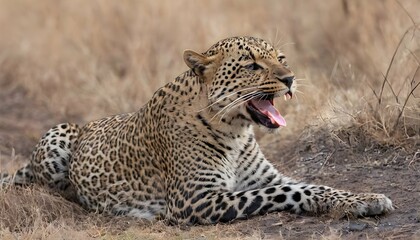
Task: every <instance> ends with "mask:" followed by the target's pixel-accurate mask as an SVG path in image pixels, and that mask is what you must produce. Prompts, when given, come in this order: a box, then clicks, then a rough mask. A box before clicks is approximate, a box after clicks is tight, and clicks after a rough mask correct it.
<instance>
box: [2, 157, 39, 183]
mask: <svg viewBox="0 0 420 240" xmlns="http://www.w3.org/2000/svg"><path fill="white" fill-rule="evenodd" d="M31 183H34V173H33V170H32V165H31V164H30V163H28V164H26V165H25V166H24V167H22V168H21V169H19V170H17V171H16V172H15V173H14V174H8V173H0V188H1V187H4V186H7V185H28V184H31Z"/></svg>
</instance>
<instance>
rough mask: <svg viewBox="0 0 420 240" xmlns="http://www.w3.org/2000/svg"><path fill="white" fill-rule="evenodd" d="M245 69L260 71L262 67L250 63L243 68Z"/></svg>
mask: <svg viewBox="0 0 420 240" xmlns="http://www.w3.org/2000/svg"><path fill="white" fill-rule="evenodd" d="M245 68H246V69H248V70H254V71H255V70H258V69H262V67H261V66H260V65H258V64H257V63H251V64H248V65H246V66H245Z"/></svg>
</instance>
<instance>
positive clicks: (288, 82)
mask: <svg viewBox="0 0 420 240" xmlns="http://www.w3.org/2000/svg"><path fill="white" fill-rule="evenodd" d="M294 79H295V77H294V76H291V77H284V78H280V79H279V80H280V82H282V83H284V85H286V86H287V87H288V88H291V87H292V84H293V80H294Z"/></svg>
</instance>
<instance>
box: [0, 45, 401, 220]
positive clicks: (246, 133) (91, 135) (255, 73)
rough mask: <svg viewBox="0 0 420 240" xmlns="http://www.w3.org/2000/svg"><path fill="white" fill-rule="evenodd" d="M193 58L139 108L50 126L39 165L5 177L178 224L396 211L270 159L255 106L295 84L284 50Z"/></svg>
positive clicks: (225, 51) (95, 206)
mask: <svg viewBox="0 0 420 240" xmlns="http://www.w3.org/2000/svg"><path fill="white" fill-rule="evenodd" d="M184 60H185V62H186V64H187V65H188V66H189V67H190V70H188V71H187V72H185V73H183V74H181V75H180V76H178V77H177V78H176V79H175V80H174V81H173V82H170V83H168V84H166V85H165V86H164V87H162V88H161V89H159V90H158V91H157V92H156V93H155V94H154V95H153V97H152V98H151V100H150V101H149V102H148V103H147V104H146V105H145V106H143V107H142V108H141V109H140V110H138V111H137V112H134V113H129V114H121V115H116V116H111V117H107V118H103V119H100V120H97V121H93V122H90V123H88V124H86V125H85V126H83V127H78V126H77V125H75V124H68V123H65V124H60V125H58V126H56V127H54V128H52V129H51V130H49V131H48V132H47V133H46V134H45V135H44V136H43V137H42V138H41V141H40V142H39V144H38V145H37V146H36V148H35V151H34V154H33V155H32V159H31V163H30V164H29V165H27V166H26V167H24V168H23V169H21V170H19V171H18V172H17V173H16V174H15V176H14V180H13V178H11V177H9V178H4V179H6V180H4V181H5V182H7V181H9V182H13V181H14V182H15V183H19V184H25V183H29V182H37V183H40V184H44V185H47V186H49V187H51V188H55V189H58V190H60V191H67V189H68V188H69V187H71V188H74V189H75V190H76V191H77V197H78V200H79V201H80V203H81V204H82V205H83V206H85V207H86V208H87V209H90V210H95V211H100V212H107V213H112V214H123V215H129V216H134V217H138V218H144V219H156V218H159V217H160V218H165V219H167V220H169V222H171V223H178V224H180V223H182V224H208V223H218V222H230V221H232V220H235V219H245V218H248V217H251V216H253V215H259V214H265V213H268V212H273V211H286V210H287V211H292V212H296V213H302V212H309V213H322V212H329V211H332V210H336V211H341V212H345V213H349V214H353V215H355V216H367V215H377V214H382V213H386V212H388V211H390V210H392V209H393V207H392V203H391V201H390V200H389V199H388V198H387V197H385V196H384V195H381V194H372V193H366V194H355V193H350V192H347V191H341V190H336V189H333V188H330V187H327V186H321V185H312V184H306V183H302V182H297V181H295V180H292V179H290V178H288V177H286V176H284V175H283V174H281V173H279V172H278V170H277V169H276V168H274V167H273V165H272V164H271V163H270V162H269V161H268V160H267V159H266V158H265V157H264V155H263V153H262V152H261V150H260V148H259V146H258V143H257V142H256V139H255V137H254V132H253V125H255V123H256V122H255V119H254V118H253V117H252V116H251V114H250V113H249V111H247V108H246V105H247V104H248V101H249V100H250V99H255V98H265V97H267V96H275V97H277V96H282V95H285V94H290V96H291V95H292V93H293V92H294V89H295V85H294V83H293V78H294V76H293V73H292V72H291V70H290V69H289V67H288V66H287V64H286V62H285V57H284V55H283V54H282V53H281V52H280V51H278V50H276V49H274V48H273V47H272V46H271V45H270V44H268V43H267V42H265V41H264V40H261V39H257V38H253V37H234V38H228V39H225V40H222V41H220V42H218V43H216V44H215V45H213V46H212V47H211V48H210V49H209V50H208V51H206V52H205V53H203V54H198V53H195V52H193V51H190V50H187V51H186V52H185V53H184Z"/></svg>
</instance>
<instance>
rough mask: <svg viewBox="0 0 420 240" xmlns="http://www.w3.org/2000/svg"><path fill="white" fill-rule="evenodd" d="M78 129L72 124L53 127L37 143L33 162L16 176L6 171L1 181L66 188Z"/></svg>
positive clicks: (33, 153)
mask: <svg viewBox="0 0 420 240" xmlns="http://www.w3.org/2000/svg"><path fill="white" fill-rule="evenodd" d="M79 131H80V129H79V127H78V126H77V125H76V124H71V123H62V124H59V125H57V126H55V127H53V128H51V129H50V130H49V131H48V132H47V133H45V134H44V136H43V137H42V138H41V139H40V141H39V143H38V144H37V145H36V146H35V149H34V151H33V152H32V156H31V162H30V163H29V164H27V165H26V166H25V167H23V168H21V169H19V170H18V171H17V172H16V173H15V174H14V175H7V174H3V176H1V177H0V178H1V180H0V183H13V184H17V185H22V184H29V183H38V184H41V185H46V186H48V187H50V188H52V189H57V190H61V191H65V190H66V189H67V188H68V187H69V185H70V180H69V173H68V172H69V165H70V163H69V161H70V159H71V156H72V149H73V148H74V145H75V144H76V142H77V137H78V134H79Z"/></svg>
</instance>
